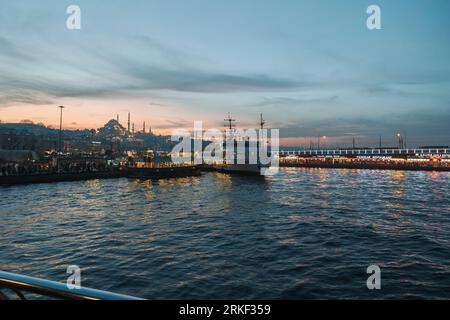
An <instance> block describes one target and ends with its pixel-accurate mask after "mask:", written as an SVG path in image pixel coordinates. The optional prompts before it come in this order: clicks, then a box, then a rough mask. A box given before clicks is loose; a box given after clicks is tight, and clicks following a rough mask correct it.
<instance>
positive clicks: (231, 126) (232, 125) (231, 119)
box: [224, 112, 236, 132]
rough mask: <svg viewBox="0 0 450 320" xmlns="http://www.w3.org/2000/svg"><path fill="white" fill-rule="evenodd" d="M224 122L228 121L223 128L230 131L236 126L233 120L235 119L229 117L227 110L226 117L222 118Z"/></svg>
mask: <svg viewBox="0 0 450 320" xmlns="http://www.w3.org/2000/svg"><path fill="white" fill-rule="evenodd" d="M224 121H225V122H228V124H226V125H225V128H228V129H230V132H231V131H232V130H233V128H235V127H236V125H235V124H234V122H236V120H235V119H233V118H231V115H230V113H229V112H228V118H226V119H224Z"/></svg>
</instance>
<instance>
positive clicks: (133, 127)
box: [133, 122, 134, 134]
mask: <svg viewBox="0 0 450 320" xmlns="http://www.w3.org/2000/svg"><path fill="white" fill-rule="evenodd" d="M133 134H134V122H133Z"/></svg>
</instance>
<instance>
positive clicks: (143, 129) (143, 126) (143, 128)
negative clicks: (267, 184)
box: [142, 121, 145, 133]
mask: <svg viewBox="0 0 450 320" xmlns="http://www.w3.org/2000/svg"><path fill="white" fill-rule="evenodd" d="M142 132H143V133H145V121H144V124H143V125H142Z"/></svg>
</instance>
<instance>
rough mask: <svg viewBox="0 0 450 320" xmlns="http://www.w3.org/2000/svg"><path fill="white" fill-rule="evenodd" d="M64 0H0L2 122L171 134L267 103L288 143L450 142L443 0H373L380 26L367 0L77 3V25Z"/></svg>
mask: <svg viewBox="0 0 450 320" xmlns="http://www.w3.org/2000/svg"><path fill="white" fill-rule="evenodd" d="M70 4H73V3H70V2H68V1H58V2H55V1H42V2H40V3H39V4H38V3H29V2H26V1H16V2H15V3H4V4H3V3H2V10H1V12H0V43H1V46H0V73H1V74H2V76H1V77H0V119H1V120H2V121H4V122H19V121H21V120H25V119H28V120H32V121H34V122H43V123H45V124H49V125H52V126H54V127H57V126H58V121H59V114H58V110H57V106H58V105H60V104H62V105H65V106H67V108H66V109H65V110H64V113H65V122H64V126H65V128H70V129H76V128H80V129H82V128H99V127H101V126H102V125H103V124H104V123H106V122H107V121H108V120H110V119H114V118H115V117H116V114H120V115H121V118H122V122H123V123H125V122H124V121H126V119H125V118H124V117H125V116H126V114H127V113H128V112H132V114H133V116H134V117H135V119H137V120H136V126H137V127H140V126H141V122H142V121H146V122H147V123H148V124H149V125H152V127H153V128H154V129H155V131H156V132H161V133H164V134H168V133H170V131H171V130H173V129H176V128H188V129H189V128H192V126H193V122H194V121H195V120H202V121H203V122H204V123H205V124H206V126H209V127H218V128H221V127H222V126H223V121H222V120H223V119H224V117H225V116H226V115H227V113H228V112H231V113H232V114H233V116H234V117H235V118H237V120H238V123H239V124H240V125H241V126H243V127H251V126H256V124H257V121H258V117H259V113H261V112H262V113H264V114H265V118H266V119H267V121H268V123H269V125H270V126H271V127H274V128H280V129H281V130H280V133H281V138H282V143H283V141H284V144H287V143H288V144H289V145H308V144H309V143H310V141H311V140H313V141H314V142H315V141H316V140H315V139H317V138H316V136H318V135H319V136H322V135H323V136H327V141H326V142H325V141H324V143H328V144H330V145H333V144H347V145H348V144H351V139H352V136H353V135H356V136H358V140H359V142H360V143H362V144H367V145H378V139H379V136H380V135H381V136H382V137H383V139H384V140H385V141H386V144H389V145H392V144H395V134H396V133H397V132H401V133H404V132H407V135H408V141H410V142H411V143H413V144H414V145H421V144H422V145H426V144H430V143H435V144H443V145H446V144H448V143H449V129H448V121H449V119H450V107H449V103H450V93H449V92H450V77H449V74H450V73H449V71H450V70H449V65H448V56H449V53H450V45H449V44H448V41H447V39H448V38H449V35H450V21H448V19H447V18H446V11H448V10H443V8H448V9H450V4H448V2H446V1H439V0H435V1H431V2H428V3H424V2H423V1H409V2H408V1H396V2H395V3H392V2H389V1H377V4H378V5H379V6H380V8H381V10H382V25H383V28H382V30H375V31H369V30H368V29H367V28H366V26H365V21H366V19H367V14H366V8H367V6H368V5H370V4H371V3H370V2H368V1H357V2H352V3H338V2H335V3H330V2H329V1H314V2H313V1H286V2H285V5H284V6H282V7H280V6H279V4H277V3H276V2H274V1H268V2H265V3H264V4H261V3H259V2H257V1H247V2H245V3H239V5H238V3H237V2H235V1H228V2H227V3H211V2H207V1H192V2H190V3H189V4H187V3H184V2H181V1H179V2H177V1H175V4H174V3H171V4H170V5H169V4H165V3H163V2H161V1H135V2H133V4H132V5H125V4H123V3H120V2H119V1H111V2H108V5H105V4H104V3H103V2H100V1H77V3H76V4H77V5H79V6H80V8H81V17H82V20H81V21H82V28H81V30H72V31H71V30H68V29H67V28H66V25H65V22H66V19H67V17H68V15H67V14H66V8H67V7H68V6H69V5H70ZM174 5H175V7H176V8H177V9H178V10H174V9H173V8H174ZM406 7H407V8H408V10H404V9H405V8H406ZM236 8H239V10H237V9H236Z"/></svg>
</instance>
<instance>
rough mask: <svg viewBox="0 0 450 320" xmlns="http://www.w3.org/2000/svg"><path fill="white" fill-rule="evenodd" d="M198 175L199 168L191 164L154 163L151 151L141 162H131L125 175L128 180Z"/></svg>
mask: <svg viewBox="0 0 450 320" xmlns="http://www.w3.org/2000/svg"><path fill="white" fill-rule="evenodd" d="M200 174H201V172H200V167H199V166H197V165H193V164H191V163H186V164H183V163H173V162H169V161H166V162H158V161H155V159H154V156H153V152H152V151H150V152H149V153H148V154H147V156H145V157H144V158H143V160H141V161H131V162H130V165H129V166H128V168H127V173H126V175H127V177H129V178H134V179H151V180H158V179H170V178H183V177H192V176H199V175H200Z"/></svg>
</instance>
